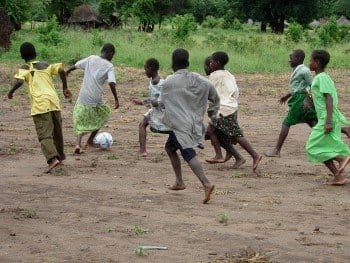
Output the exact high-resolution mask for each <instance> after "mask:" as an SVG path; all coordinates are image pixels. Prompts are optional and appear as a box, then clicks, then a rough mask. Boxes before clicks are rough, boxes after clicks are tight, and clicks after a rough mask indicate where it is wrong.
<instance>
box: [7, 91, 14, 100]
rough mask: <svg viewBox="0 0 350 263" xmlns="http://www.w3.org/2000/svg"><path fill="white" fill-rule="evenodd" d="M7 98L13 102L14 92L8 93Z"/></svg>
mask: <svg viewBox="0 0 350 263" xmlns="http://www.w3.org/2000/svg"><path fill="white" fill-rule="evenodd" d="M7 98H8V99H10V100H12V99H13V93H12V92H9V93H7Z"/></svg>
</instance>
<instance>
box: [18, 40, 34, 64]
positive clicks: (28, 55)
mask: <svg viewBox="0 0 350 263" xmlns="http://www.w3.org/2000/svg"><path fill="white" fill-rule="evenodd" d="M19 51H20V53H21V57H22V58H23V59H24V60H25V61H29V60H32V59H35V58H36V51H35V47H34V45H33V44H32V43H29V42H24V43H23V44H22V45H21V47H20V49H19Z"/></svg>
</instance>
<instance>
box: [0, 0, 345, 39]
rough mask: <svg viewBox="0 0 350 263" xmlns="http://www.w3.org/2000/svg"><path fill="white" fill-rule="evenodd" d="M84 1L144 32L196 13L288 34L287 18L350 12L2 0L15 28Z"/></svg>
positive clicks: (261, 3)
mask: <svg viewBox="0 0 350 263" xmlns="http://www.w3.org/2000/svg"><path fill="white" fill-rule="evenodd" d="M83 4H85V5H88V6H91V8H92V9H93V10H95V11H96V13H97V14H98V16H99V18H100V19H101V21H102V22H103V24H104V25H106V26H110V27H113V26H123V25H124V24H126V23H127V22H128V21H129V20H130V19H136V20H137V21H138V23H139V30H142V31H153V29H154V27H155V26H156V25H158V26H161V25H162V22H163V21H164V20H165V19H167V18H172V17H174V16H176V15H184V14H192V15H193V16H194V19H195V21H196V22H197V23H199V24H201V23H203V22H204V21H206V19H207V18H208V17H210V18H214V19H218V20H220V23H222V26H223V27H224V28H230V27H234V26H235V21H237V20H238V21H240V22H244V21H247V20H248V19H252V20H254V21H259V22H260V25H261V26H260V28H261V30H262V31H265V30H266V28H267V27H268V26H270V27H271V30H272V31H273V32H275V33H283V31H284V26H285V24H284V21H286V20H287V21H288V22H296V23H298V24H300V25H302V26H306V25H308V24H309V23H310V22H311V21H312V20H314V19H318V18H321V17H329V16H332V15H338V16H339V15H345V16H347V17H348V18H349V17H350V1H349V0H300V1H298V0H26V1H23V0H0V7H3V8H4V9H5V11H6V12H7V14H8V16H9V17H10V19H11V23H12V24H13V26H14V28H15V29H16V30H19V29H20V28H21V25H22V24H23V23H24V22H28V21H29V22H31V21H47V20H49V19H50V18H51V17H52V16H56V17H57V20H58V22H59V23H60V24H61V25H64V24H67V23H68V22H69V19H70V18H71V17H72V15H73V13H74V10H75V8H76V7H78V6H80V5H83Z"/></svg>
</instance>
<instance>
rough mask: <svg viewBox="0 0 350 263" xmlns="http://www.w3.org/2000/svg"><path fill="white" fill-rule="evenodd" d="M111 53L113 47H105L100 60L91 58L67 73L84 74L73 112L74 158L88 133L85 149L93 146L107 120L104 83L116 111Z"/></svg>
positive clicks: (116, 101) (113, 51)
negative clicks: (80, 71)
mask: <svg viewBox="0 0 350 263" xmlns="http://www.w3.org/2000/svg"><path fill="white" fill-rule="evenodd" d="M114 53H115V48H114V46H113V45H112V44H105V45H104V46H103V47H102V50H101V56H95V55H92V56H89V57H87V58H85V59H82V60H80V61H78V62H77V63H76V64H75V65H74V66H72V67H71V68H70V69H69V70H68V71H67V75H68V74H69V73H70V72H71V71H73V70H75V69H77V68H80V69H83V70H84V79H83V84H82V86H81V89H80V92H79V96H78V100H77V102H76V104H75V106H74V111H73V129H74V132H75V133H76V134H77V145H76V147H75V150H74V153H75V154H80V153H81V148H82V146H81V141H82V138H83V136H84V135H85V134H86V133H91V134H90V137H89V139H88V140H87V143H86V146H87V147H89V146H90V147H91V146H94V138H95V136H96V134H97V133H98V131H99V129H100V128H101V127H102V126H103V125H104V124H105V123H106V122H107V120H108V118H109V114H110V109H109V107H108V106H107V105H106V104H104V103H103V102H102V94H103V84H104V82H105V81H106V80H107V81H108V84H109V87H110V89H111V92H112V94H113V97H114V108H115V109H118V108H119V101H118V96H117V91H116V88H115V83H116V80H115V73H114V66H113V64H112V63H111V62H110V61H111V60H112V58H113V56H114Z"/></svg>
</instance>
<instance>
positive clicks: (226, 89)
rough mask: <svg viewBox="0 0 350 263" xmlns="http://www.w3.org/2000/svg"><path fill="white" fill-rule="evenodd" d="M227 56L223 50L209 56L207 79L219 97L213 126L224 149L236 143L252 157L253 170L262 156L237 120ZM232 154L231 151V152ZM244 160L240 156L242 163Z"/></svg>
mask: <svg viewBox="0 0 350 263" xmlns="http://www.w3.org/2000/svg"><path fill="white" fill-rule="evenodd" d="M228 61H229V57H228V55H227V54H226V53H225V52H221V51H219V52H215V53H213V55H212V56H211V62H210V68H211V69H212V71H213V72H212V73H211V74H210V76H209V80H210V81H211V83H213V85H214V87H215V89H216V91H217V92H218V94H219V97H220V110H219V116H218V118H217V120H216V121H215V122H213V126H214V127H215V132H216V135H217V137H218V138H219V141H221V142H222V143H223V145H225V146H223V147H224V148H225V149H230V145H231V144H236V143H238V144H239V145H240V146H242V148H243V149H244V150H246V151H247V152H248V153H249V154H250V155H251V156H252V158H253V172H255V171H256V168H257V167H258V165H259V163H260V161H261V159H262V156H261V155H259V154H258V153H257V152H256V151H255V150H254V149H253V148H252V146H251V145H250V143H249V141H248V140H247V139H246V138H245V137H244V136H243V132H242V130H241V128H240V127H239V125H238V122H237V110H238V102H237V100H238V95H239V91H238V87H237V84H236V79H235V77H234V76H233V75H232V74H231V73H230V72H228V71H227V70H225V65H226V64H227V62H228ZM232 154H233V153H232ZM244 162H245V160H244V159H243V158H242V164H243V163H244Z"/></svg>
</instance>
